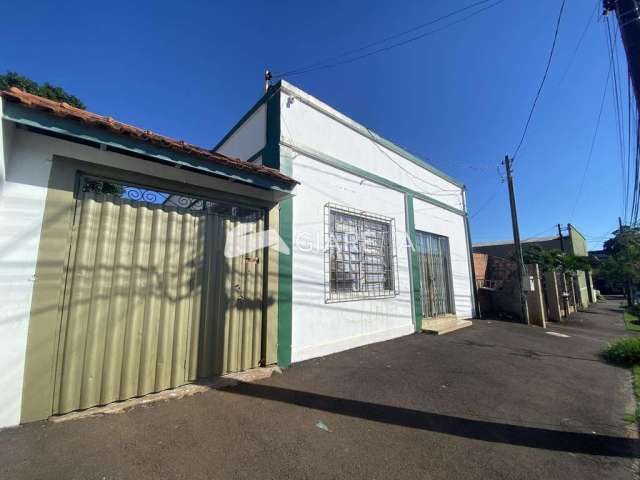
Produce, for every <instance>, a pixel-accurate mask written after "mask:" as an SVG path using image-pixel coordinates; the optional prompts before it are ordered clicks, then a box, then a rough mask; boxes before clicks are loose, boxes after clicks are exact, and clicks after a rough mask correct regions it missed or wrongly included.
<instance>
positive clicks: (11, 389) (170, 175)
mask: <svg viewBox="0 0 640 480" xmlns="http://www.w3.org/2000/svg"><path fill="white" fill-rule="evenodd" d="M6 125H7V124H6V123H4V127H6ZM11 125H12V124H11ZM8 131H9V132H13V135H12V138H10V139H9V138H7V136H8V135H9V134H8V133H7V132H8ZM2 133H3V136H4V138H3V141H2V145H3V147H2V150H1V151H0V153H2V156H1V157H0V160H2V164H3V166H4V167H5V174H6V180H5V181H4V182H0V184H1V185H2V189H1V190H0V225H2V228H0V305H2V308H0V367H1V368H2V375H0V428H2V427H7V426H13V425H17V424H19V423H23V422H27V421H32V420H38V419H42V418H46V417H47V416H48V415H50V413H51V412H50V401H49V407H47V405H46V404H47V402H48V400H47V398H49V396H50V389H51V372H50V370H51V365H52V363H53V361H54V355H55V342H54V343H52V342H51V341H50V340H51V337H52V335H54V333H52V330H55V329H56V328H57V327H56V324H55V321H57V318H58V316H59V315H58V314H57V309H58V301H59V294H60V292H61V290H60V289H61V285H62V284H61V279H62V273H61V272H62V268H63V267H62V263H61V260H60V259H59V258H58V257H60V258H62V257H64V253H65V251H66V246H67V243H68V241H69V238H70V226H71V221H72V213H73V192H72V190H73V183H74V180H73V179H74V178H75V177H74V175H75V172H76V171H77V169H78V168H82V169H83V171H88V172H94V171H95V172H104V173H102V174H101V175H108V174H109V173H108V172H112V171H120V172H122V171H123V169H127V170H129V174H130V175H131V177H130V178H131V179H134V178H139V180H137V181H139V182H143V180H142V179H143V177H144V178H148V179H153V177H157V178H158V180H157V181H158V182H160V181H162V182H169V181H172V182H173V183H174V184H187V185H189V186H190V188H191V189H192V190H193V192H194V194H202V193H204V192H216V195H218V196H220V195H222V196H224V197H225V198H227V197H228V198H229V200H231V199H243V202H245V203H247V202H251V203H253V202H254V201H255V202H259V203H260V204H262V205H264V206H265V207H267V206H268V205H270V204H272V203H273V195H272V194H271V192H268V191H266V190H259V189H255V188H252V187H249V186H245V185H241V184H239V183H230V182H228V181H226V180H221V179H218V178H215V177H211V176H205V175H199V174H196V173H193V172H188V171H186V170H182V169H177V168H174V167H171V166H164V165H159V164H157V163H155V162H150V161H145V160H141V159H137V158H133V157H130V156H126V155H121V154H118V153H113V152H108V151H102V150H99V149H98V148H93V147H89V146H85V145H80V144H77V143H73V142H70V141H65V140H60V139H56V138H52V137H49V136H45V135H40V134H36V133H32V132H29V131H27V130H23V129H15V130H14V129H6V128H3V131H2ZM6 145H11V148H10V149H7V148H5V146H6ZM54 157H56V158H55V159H54ZM52 159H54V160H53V161H52ZM61 159H65V161H66V160H68V159H78V160H81V162H76V163H77V164H78V165H82V167H75V170H73V171H71V170H70V169H68V168H67V169H66V170H65V172H66V171H67V170H69V172H71V173H70V174H69V175H71V177H69V175H67V173H65V178H64V182H63V183H64V188H62V187H60V188H58V187H55V185H57V183H56V181H57V180H56V181H54V178H53V176H52V172H53V171H54V169H52V165H53V164H54V162H60V161H62V160H61ZM114 169H115V170H114ZM127 178H129V177H127ZM132 181H134V180H132ZM52 182H53V183H52ZM154 184H155V181H154ZM52 185H54V186H53V187H52ZM225 191H227V192H233V193H227V194H224V193H222V192H225ZM240 195H244V196H240ZM70 200H71V202H70ZM276 228H277V225H276ZM45 233H46V235H45ZM43 235H44V237H43ZM52 235H54V236H55V237H56V238H57V239H58V240H56V241H46V242H45V241H43V240H42V239H43V238H49V240H51V237H52ZM43 249H44V250H43ZM56 252H57V254H56V255H54V254H55V253H56ZM54 256H55V257H56V259H55V262H53V261H50V260H51V259H52V258H53V257H54ZM53 270H56V271H55V272H54V271H53ZM268 288H269V289H270V290H269V292H270V295H271V294H272V293H271V291H272V290H273V289H274V288H275V289H277V284H276V285H271V284H269V287H268ZM272 303H273V302H272ZM276 314H277V312H276V313H271V312H269V313H268V323H269V329H270V331H269V332H268V341H267V358H269V359H271V361H273V357H274V353H273V351H274V350H275V341H276V340H275V337H274V335H273V331H274V330H275V325H274V324H273V322H274V315H276ZM34 326H37V328H31V327H34ZM32 330H33V331H32ZM32 335H33V338H32ZM43 359H44V360H43ZM41 360H42V361H41ZM27 386H28V389H27ZM27 390H28V391H29V392H31V393H30V394H25V395H24V397H23V392H26V391H27ZM34 392H37V393H36V394H34ZM25 399H26V400H27V401H26V403H25ZM34 399H35V400H37V401H35V400H34ZM41 400H42V401H41ZM32 404H33V405H32ZM25 405H26V406H25ZM47 408H49V409H47ZM47 412H49V413H47Z"/></svg>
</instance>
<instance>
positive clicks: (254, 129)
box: [216, 105, 267, 160]
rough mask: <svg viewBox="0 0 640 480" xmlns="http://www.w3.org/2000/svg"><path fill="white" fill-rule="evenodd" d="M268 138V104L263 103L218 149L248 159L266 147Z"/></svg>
mask: <svg viewBox="0 0 640 480" xmlns="http://www.w3.org/2000/svg"><path fill="white" fill-rule="evenodd" d="M266 139H267V106H266V105H262V106H260V107H259V108H258V109H257V110H256V111H255V112H253V114H252V115H251V116H250V117H249V118H248V119H247V120H246V121H245V122H244V123H243V124H242V125H241V126H240V127H238V128H237V129H236V131H235V132H233V134H232V135H231V136H230V137H229V138H228V139H227V140H226V141H225V142H224V143H223V144H222V145H221V146H220V147H218V149H217V150H216V151H217V152H218V153H222V154H223V155H227V156H229V157H232V158H239V159H241V160H248V159H249V158H250V157H251V156H252V155H253V154H254V153H256V152H258V151H259V150H261V149H262V148H263V147H264V145H265V143H266Z"/></svg>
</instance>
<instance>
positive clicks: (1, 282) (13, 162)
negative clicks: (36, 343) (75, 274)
mask: <svg viewBox="0 0 640 480" xmlns="http://www.w3.org/2000/svg"><path fill="white" fill-rule="evenodd" d="M4 133H5V136H9V135H11V133H10V132H4ZM29 137H31V135H30V134H28V133H26V132H24V131H22V130H15V131H14V132H13V138H12V139H11V141H6V142H5V145H9V144H11V145H12V147H11V148H10V149H9V148H7V150H6V151H4V162H3V163H4V168H5V176H6V178H5V181H4V183H3V186H2V191H1V194H0V225H2V228H0V264H2V268H1V269H0V305H2V308H0V366H1V367H2V375H0V427H6V426H11V425H16V424H18V423H19V422H20V405H21V398H22V381H23V374H24V364H25V351H26V346H27V330H28V326H29V316H30V310H31V295H32V290H33V282H34V280H35V278H34V277H35V271H36V261H37V256H38V245H39V239H40V230H41V226H42V217H43V212H44V206H45V199H46V195H47V184H48V181H49V172H50V169H51V161H50V160H51V155H49V154H47V153H46V152H43V151H37V150H35V149H32V148H31V145H30V138H29ZM5 140H8V138H7V139H5ZM3 150H4V149H3Z"/></svg>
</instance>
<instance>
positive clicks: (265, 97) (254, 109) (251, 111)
mask: <svg viewBox="0 0 640 480" xmlns="http://www.w3.org/2000/svg"><path fill="white" fill-rule="evenodd" d="M274 93H275V89H273V88H270V89H269V90H267V91H266V92H265V93H264V95H262V97H260V99H259V100H258V101H257V102H256V103H255V104H254V105H253V107H251V108H250V109H249V111H248V112H247V113H245V114H244V115H243V116H242V117H241V118H240V120H238V121H237V122H236V124H235V125H234V126H233V127H231V130H229V131H228V132H227V133H226V134H225V136H224V137H222V139H221V140H220V141H219V142H218V143H217V144H216V146H215V147H213V148H212V149H211V150H213V151H214V152H216V151H218V149H219V148H220V147H222V145H224V144H225V142H226V141H227V140H229V139H230V138H231V137H232V136H233V134H234V133H236V131H237V130H238V129H239V128H240V127H241V126H242V125H243V124H244V123H245V122H246V121H247V120H249V118H251V115H253V114H254V113H256V112H257V111H258V109H259V108H260V107H261V106H262V105H264V104H265V103H266V102H267V100H268V99H269V97H270V96H271V95H273V94H274Z"/></svg>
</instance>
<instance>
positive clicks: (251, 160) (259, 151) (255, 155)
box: [247, 148, 264, 162]
mask: <svg viewBox="0 0 640 480" xmlns="http://www.w3.org/2000/svg"><path fill="white" fill-rule="evenodd" d="M263 153H264V148H261V149H260V150H258V151H257V152H256V153H254V154H253V155H251V156H250V157H249V158H247V162H253V161H254V160H255V159H256V158H258V157H259V156H260V155H262V154H263Z"/></svg>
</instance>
